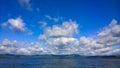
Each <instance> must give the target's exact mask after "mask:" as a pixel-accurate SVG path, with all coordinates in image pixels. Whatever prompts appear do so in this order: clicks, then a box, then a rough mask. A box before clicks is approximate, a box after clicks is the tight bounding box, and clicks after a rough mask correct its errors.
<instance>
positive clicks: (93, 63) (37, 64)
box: [0, 58, 120, 68]
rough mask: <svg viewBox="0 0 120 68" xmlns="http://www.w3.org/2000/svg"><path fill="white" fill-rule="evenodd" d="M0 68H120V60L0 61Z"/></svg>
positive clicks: (13, 59) (16, 59) (15, 59)
mask: <svg viewBox="0 0 120 68" xmlns="http://www.w3.org/2000/svg"><path fill="white" fill-rule="evenodd" d="M0 68H120V59H39V58H19V59H18V58H12V59H7V58H4V59H0Z"/></svg>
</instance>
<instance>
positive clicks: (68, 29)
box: [39, 20, 78, 39]
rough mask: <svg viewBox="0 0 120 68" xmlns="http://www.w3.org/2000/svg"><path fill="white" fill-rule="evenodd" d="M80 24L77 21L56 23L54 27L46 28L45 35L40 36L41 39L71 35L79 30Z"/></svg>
mask: <svg viewBox="0 0 120 68" xmlns="http://www.w3.org/2000/svg"><path fill="white" fill-rule="evenodd" d="M77 28H78V25H77V24H76V22H75V21H72V20H70V21H65V22H63V24H62V25H61V26H60V25H54V26H53V27H52V28H50V27H49V28H46V30H45V32H44V34H43V35H40V36H39V39H43V38H44V39H45V38H48V37H56V38H57V37H71V36H72V35H73V34H74V33H77V32H78V29H77Z"/></svg>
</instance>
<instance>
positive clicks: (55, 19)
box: [45, 15, 62, 22]
mask: <svg viewBox="0 0 120 68" xmlns="http://www.w3.org/2000/svg"><path fill="white" fill-rule="evenodd" d="M45 17H46V18H47V19H49V20H52V21H54V22H58V21H59V20H61V19H62V17H58V18H55V17H51V16H49V15H45Z"/></svg>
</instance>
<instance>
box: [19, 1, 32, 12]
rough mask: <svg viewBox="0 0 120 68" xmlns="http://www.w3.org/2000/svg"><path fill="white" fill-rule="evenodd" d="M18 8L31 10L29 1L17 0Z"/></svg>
mask: <svg viewBox="0 0 120 68" xmlns="http://www.w3.org/2000/svg"><path fill="white" fill-rule="evenodd" d="M18 2H19V4H20V6H22V7H25V8H26V9H28V10H32V7H31V4H30V0H18Z"/></svg>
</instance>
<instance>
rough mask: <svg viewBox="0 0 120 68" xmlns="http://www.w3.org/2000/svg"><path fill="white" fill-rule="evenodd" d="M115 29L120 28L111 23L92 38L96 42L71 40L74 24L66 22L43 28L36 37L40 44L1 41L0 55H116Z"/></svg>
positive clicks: (119, 42) (117, 38) (118, 39)
mask: <svg viewBox="0 0 120 68" xmlns="http://www.w3.org/2000/svg"><path fill="white" fill-rule="evenodd" d="M119 29H120V25H119V24H117V21H116V20H114V19H113V20H112V22H111V23H110V24H109V25H108V26H106V27H104V28H103V29H102V30H101V31H100V32H99V33H98V34H97V35H96V38H93V37H85V36H81V37H80V38H74V37H73V35H74V34H76V33H78V25H77V23H76V22H75V21H72V20H69V21H65V22H63V23H62V25H54V26H52V27H46V30H45V31H44V33H43V34H41V35H40V36H39V40H40V42H36V43H29V44H27V43H21V42H18V41H16V40H14V41H10V40H8V39H5V40H4V41H3V42H2V43H1V44H0V53H10V54H24V55H33V54H39V55H40V54H80V55H86V56H93V55H100V56H102V55H120V47H118V46H119V45H120V36H119V35H120V31H119ZM23 45H24V46H23Z"/></svg>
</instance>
